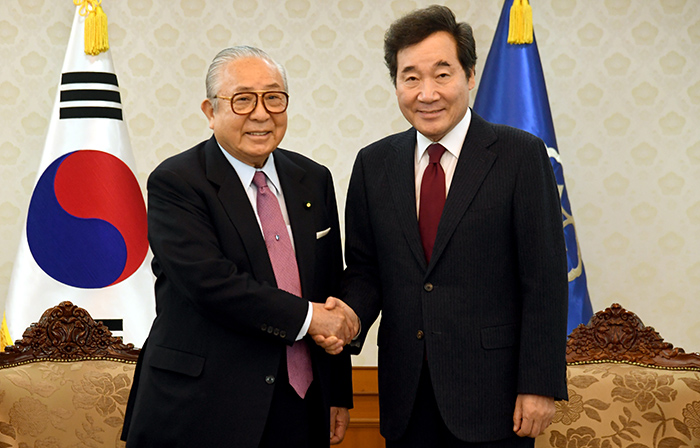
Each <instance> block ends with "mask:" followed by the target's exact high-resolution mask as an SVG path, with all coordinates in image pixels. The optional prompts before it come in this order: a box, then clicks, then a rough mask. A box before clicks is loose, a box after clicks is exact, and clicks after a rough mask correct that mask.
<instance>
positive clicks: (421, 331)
mask: <svg viewBox="0 0 700 448" xmlns="http://www.w3.org/2000/svg"><path fill="white" fill-rule="evenodd" d="M424 336H425V333H423V330H418V333H416V337H417V338H418V339H423V337H424Z"/></svg>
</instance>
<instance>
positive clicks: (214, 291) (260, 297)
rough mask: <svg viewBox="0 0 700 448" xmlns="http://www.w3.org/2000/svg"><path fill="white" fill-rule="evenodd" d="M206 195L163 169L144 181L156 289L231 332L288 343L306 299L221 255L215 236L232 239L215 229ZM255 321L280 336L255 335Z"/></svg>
mask: <svg viewBox="0 0 700 448" xmlns="http://www.w3.org/2000/svg"><path fill="white" fill-rule="evenodd" d="M207 194H208V193H207ZM207 194H205V193H203V192H202V190H201V189H198V188H195V187H194V186H193V185H192V183H191V182H188V181H186V180H185V179H183V178H182V177H181V175H180V174H178V173H176V172H174V171H171V170H168V169H163V168H158V169H156V170H155V171H154V172H153V173H152V174H151V176H150V177H149V180H148V234H149V242H150V244H151V249H152V250H153V254H154V256H155V260H156V261H155V262H154V272H155V273H156V275H157V277H158V281H157V282H156V289H157V290H158V288H159V286H162V287H165V285H167V287H171V288H174V289H175V290H176V294H166V295H164V297H166V298H167V300H182V299H183V298H184V300H188V301H190V302H191V303H192V304H193V305H194V307H195V308H196V309H197V310H198V311H199V312H200V313H201V314H202V315H203V316H205V317H206V318H207V319H209V320H211V321H213V322H217V323H218V324H220V325H221V326H224V327H228V328H230V329H231V330H233V331H237V332H247V333H250V334H254V335H259V336H260V337H266V338H274V339H275V340H278V341H279V340H280V339H284V340H285V341H286V342H287V343H288V344H292V343H293V342H294V339H295V338H296V335H297V334H298V332H299V330H300V328H301V326H302V325H303V322H304V319H305V317H306V313H307V309H308V304H307V301H306V300H300V299H299V298H298V297H296V296H294V295H292V294H289V293H287V292H284V291H282V290H280V289H278V288H276V287H275V286H273V285H271V284H269V283H266V282H260V281H257V280H256V279H255V278H253V276H252V275H251V274H250V273H249V272H245V271H243V270H241V269H239V267H238V266H237V265H236V263H234V262H233V261H232V260H231V259H229V258H228V257H226V256H225V255H224V253H223V252H222V248H221V243H220V238H238V236H237V235H226V234H222V229H220V228H217V226H216V225H215V223H214V222H213V218H212V216H211V211H210V210H209V208H210V207H211V204H209V203H208V200H210V199H211V198H208V197H207ZM166 279H167V280H166ZM159 283H162V285H159ZM261 323H266V325H267V326H268V327H269V326H273V327H274V328H277V329H282V331H284V332H285V335H284V337H282V338H281V336H282V334H281V333H280V334H278V335H272V334H268V333H267V332H266V331H261Z"/></svg>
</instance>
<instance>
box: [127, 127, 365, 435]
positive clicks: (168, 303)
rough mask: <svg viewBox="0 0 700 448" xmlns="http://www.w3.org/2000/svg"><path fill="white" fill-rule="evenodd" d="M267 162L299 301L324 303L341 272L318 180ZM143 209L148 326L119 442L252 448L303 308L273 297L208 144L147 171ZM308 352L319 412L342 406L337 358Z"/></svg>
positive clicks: (269, 276)
mask: <svg viewBox="0 0 700 448" xmlns="http://www.w3.org/2000/svg"><path fill="white" fill-rule="evenodd" d="M274 155H275V158H274V159H275V166H276V168H277V172H278V174H279V178H280V183H281V184H282V190H283V193H284V196H285V202H286V205H287V211H288V214H289V220H290V222H291V226H292V231H293V235H294V244H295V249H296V255H297V262H298V265H299V274H300V278H301V287H302V295H303V298H304V299H307V300H313V301H318V302H322V301H325V299H326V298H327V297H328V296H329V295H332V294H337V292H338V288H339V282H340V276H341V274H342V254H341V247H340V233H339V229H338V213H337V206H336V199H335V191H334V188H333V181H332V179H331V175H330V172H329V171H328V170H327V169H326V168H325V167H323V166H321V165H319V164H317V163H315V162H313V161H311V160H310V159H308V158H306V157H304V156H301V155H299V154H296V153H293V152H289V151H285V150H283V149H277V150H275V153H274ZM148 208H149V209H148V234H149V241H150V243H151V249H152V250H153V254H154V260H153V271H154V273H155V275H156V277H157V280H156V287H155V288H156V311H157V316H156V319H155V321H154V323H153V327H152V329H151V332H150V334H149V337H148V340H147V343H146V345H145V346H144V348H143V350H142V353H141V355H142V356H141V359H140V360H139V364H138V367H137V372H136V375H135V378H134V385H133V388H132V391H131V396H130V402H129V406H128V409H127V412H126V418H125V425H124V434H123V437H125V436H127V435H128V439H127V444H128V446H129V447H136V446H145V447H155V446H168V447H173V446H188V447H193V446H202V447H204V446H209V447H214V446H235V447H257V446H258V444H259V441H260V437H261V434H262V431H263V428H264V425H265V421H266V419H267V415H268V411H269V409H270V401H271V399H272V393H273V390H274V388H275V387H278V386H279V385H278V382H276V381H275V379H276V378H275V377H276V376H277V372H278V368H279V367H280V363H281V362H282V361H284V359H285V351H286V346H287V345H291V344H292V343H293V342H294V339H295V337H296V335H297V334H298V332H299V330H300V329H301V327H302V325H303V322H304V319H305V317H306V313H307V307H308V305H307V300H301V299H299V298H298V297H296V296H294V295H292V294H289V293H287V292H284V291H282V290H280V289H278V288H277V287H276V283H275V276H274V272H273V269H272V265H271V263H270V259H269V257H268V255H267V249H266V247H265V242H264V240H263V237H262V234H261V232H260V227H259V225H258V222H257V221H256V217H255V214H254V212H253V209H252V207H251V205H250V201H249V199H248V197H247V195H246V192H245V190H244V188H243V186H242V185H241V182H240V180H239V178H238V175H237V174H236V172H235V170H234V169H233V168H232V167H231V165H230V163H229V162H228V161H227V160H226V158H225V157H224V155H223V154H222V153H221V150H220V148H219V146H218V145H217V143H216V140H215V139H214V137H212V138H211V139H210V140H208V141H206V142H202V143H200V144H199V145H197V146H195V147H194V148H191V149H190V150H188V151H185V152H183V153H181V154H178V155H176V156H174V157H172V158H170V159H168V160H166V161H164V162H163V163H162V164H161V165H160V166H158V167H157V168H156V169H155V171H154V172H153V173H152V174H151V175H150V177H149V179H148ZM328 228H330V232H328V234H327V235H326V236H324V237H322V238H320V239H317V235H316V232H321V231H323V230H325V229H328ZM307 340H308V337H307ZM309 345H310V347H311V355H312V362H313V367H314V379H315V380H318V381H319V384H320V386H321V391H322V398H323V402H324V403H323V404H324V406H325V408H326V410H327V409H328V406H330V405H333V406H342V407H352V385H351V371H350V360H349V355H345V356H337V357H332V356H330V355H327V354H326V353H325V352H324V351H323V350H322V349H320V348H319V347H317V346H316V345H315V344H313V341H311V342H310V344H309ZM326 413H327V412H326ZM329 420H330V417H328V416H327V417H326V420H325V424H326V425H328V424H329Z"/></svg>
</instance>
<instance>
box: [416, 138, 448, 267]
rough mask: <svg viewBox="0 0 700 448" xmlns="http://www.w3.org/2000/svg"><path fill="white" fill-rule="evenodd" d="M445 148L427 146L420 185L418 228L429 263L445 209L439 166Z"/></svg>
mask: <svg viewBox="0 0 700 448" xmlns="http://www.w3.org/2000/svg"><path fill="white" fill-rule="evenodd" d="M444 153H445V147H444V146H442V145H441V144H439V143H433V144H431V145H430V146H428V156H429V157H430V161H429V162H428V166H427V167H426V168H425V172H423V180H422V181H421V185H420V209H419V211H418V228H419V229H420V237H421V240H422V242H423V252H424V253H425V259H426V260H427V261H428V263H430V257H431V256H432V254H433V245H435V236H436V235H437V229H438V224H439V223H440V216H441V215H442V209H443V208H444V207H445V196H446V195H445V171H444V170H443V169H442V166H441V165H440V158H441V157H442V155H443V154H444Z"/></svg>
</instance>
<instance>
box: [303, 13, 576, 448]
mask: <svg viewBox="0 0 700 448" xmlns="http://www.w3.org/2000/svg"><path fill="white" fill-rule="evenodd" d="M384 48H385V60H386V62H387V65H388V67H389V70H390V73H391V77H392V80H393V81H394V85H395V87H396V96H397V98H398V103H399V108H400V109H401V112H402V113H403V115H404V116H405V117H406V119H407V120H408V121H409V122H410V123H411V124H412V125H413V127H412V128H411V129H409V130H408V131H406V132H402V133H399V134H396V135H391V136H389V137H386V138H384V139H382V140H380V141H378V142H375V143H373V144H371V145H369V146H368V147H366V148H364V149H362V150H361V151H360V153H359V154H358V156H357V160H356V161H355V166H354V169H353V173H352V177H351V179H350V185H349V189H348V196H347V204H346V247H345V250H346V263H347V270H346V276H345V279H344V281H343V285H344V286H343V295H342V297H343V299H344V300H345V302H346V303H347V304H348V305H349V306H351V307H352V308H353V309H354V310H355V311H356V312H357V314H358V316H359V317H360V321H361V322H362V332H361V334H360V336H359V338H357V340H356V341H354V342H353V343H352V344H351V347H359V346H360V345H361V344H362V343H363V341H364V338H365V336H366V332H367V330H368V329H369V327H370V325H371V324H372V322H374V320H375V319H376V318H377V316H378V315H379V313H380V311H381V313H382V315H381V323H380V327H379V333H378V338H377V344H378V346H379V400H380V409H381V412H380V416H381V432H382V434H383V435H384V436H385V437H386V439H387V447H402V448H406V447H409V448H410V447H438V446H439V447H472V446H479V447H482V446H483V447H511V446H512V447H520V446H532V444H533V441H534V440H533V439H532V437H535V436H537V435H538V434H540V433H541V432H542V431H543V429H544V428H545V427H546V426H547V425H548V424H549V423H550V421H551V419H552V417H553V415H554V400H555V399H562V398H565V397H566V394H567V391H566V377H565V374H566V365H565V358H564V356H565V341H566V310H567V271H566V269H567V267H566V258H565V245H564V239H563V231H562V219H561V212H560V204H559V197H558V191H557V186H556V183H555V179H554V175H553V173H552V169H551V166H550V163H549V159H548V158H547V155H546V150H545V145H544V143H543V142H542V141H541V140H540V139H538V138H536V137H534V136H532V135H530V134H528V133H525V132H523V131H520V130H517V129H513V128H509V127H505V126H501V125H495V124H491V123H488V122H486V121H484V120H483V119H482V118H481V117H479V116H478V115H476V114H475V113H473V112H472V111H471V110H470V108H469V92H470V90H472V88H473V87H474V85H475V78H474V76H475V75H474V67H475V62H476V51H475V44H474V39H473V35H472V30H471V27H470V26H469V25H468V24H466V23H457V22H456V21H455V17H454V15H453V14H452V12H451V11H450V10H449V9H448V8H446V7H442V6H432V7H428V8H426V9H422V10H418V11H415V12H413V13H410V14H408V15H407V16H405V17H403V18H401V19H399V20H397V21H396V22H394V23H393V24H392V25H391V28H390V29H389V31H388V32H387V34H386V36H385V42H384ZM434 143H438V144H439V145H433V144H434ZM445 198H446V199H445ZM318 339H319V340H318V341H317V342H324V343H327V344H329V346H332V344H331V340H330V339H326V340H325V341H323V338H318Z"/></svg>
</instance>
